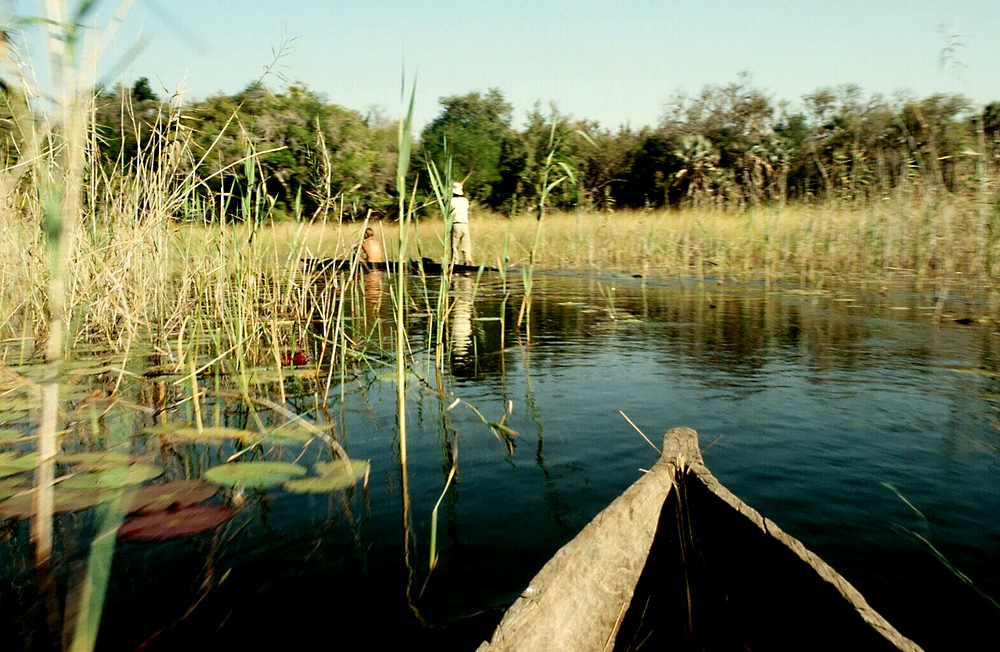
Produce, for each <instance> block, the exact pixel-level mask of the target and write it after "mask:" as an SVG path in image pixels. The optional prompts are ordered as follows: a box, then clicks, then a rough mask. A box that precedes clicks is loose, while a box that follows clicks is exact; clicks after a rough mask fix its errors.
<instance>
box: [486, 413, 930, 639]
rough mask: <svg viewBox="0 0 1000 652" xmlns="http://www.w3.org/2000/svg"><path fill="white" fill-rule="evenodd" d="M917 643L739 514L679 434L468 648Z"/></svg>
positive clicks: (832, 574) (742, 509) (773, 531)
mask: <svg viewBox="0 0 1000 652" xmlns="http://www.w3.org/2000/svg"><path fill="white" fill-rule="evenodd" d="M640 645H641V646H642V647H641V649H642V650H659V649H668V650H753V651H755V652H760V651H763V650H789V651H791V650H831V651H832V650H866V651H867V650H906V651H910V652H912V651H917V650H920V647H919V646H917V645H916V644H915V643H914V642H913V641H911V640H909V639H908V638H906V637H905V636H903V635H902V634H900V633H899V632H898V631H897V630H896V629H895V628H893V627H892V625H890V624H889V623H888V622H887V621H886V620H885V619H884V618H883V617H882V616H880V615H879V614H878V613H877V612H876V611H875V610H874V609H872V608H871V607H870V606H869V605H868V603H867V602H866V601H865V599H864V598H863V597H862V596H861V594H860V593H858V591H857V590H856V589H855V588H854V587H853V586H851V585H850V583H849V582H848V581H847V580H845V579H844V578H843V577H842V576H841V575H840V574H839V573H837V571H835V570H834V569H833V568H831V567H830V566H829V565H828V564H827V563H826V562H824V561H823V560H822V559H820V558H819V557H818V556H817V555H815V554H814V553H812V552H810V551H809V550H808V549H806V547H805V546H804V545H802V543H801V542H799V541H798V540H797V539H795V538H794V537H791V536H789V535H788V534H786V533H785V532H783V531H782V530H781V528H779V527H778V526H777V525H775V524H774V523H773V522H772V521H770V520H769V519H766V518H764V517H763V516H761V515H760V514H759V513H757V512H756V511H755V510H753V509H752V508H751V507H749V506H748V505H746V503H744V502H743V501H741V500H740V499H739V498H738V497H736V496H735V495H734V494H733V493H731V492H730V491H729V490H728V489H726V488H725V487H724V486H722V484H720V483H719V481H718V480H717V479H716V478H715V477H714V476H713V475H712V474H711V472H710V471H709V470H708V468H707V467H706V466H705V464H704V462H703V461H702V457H701V452H700V450H699V448H698V435H697V433H695V431H693V430H691V429H690V428H676V429H673V430H671V431H669V432H668V433H667V434H666V436H665V437H664V445H663V453H662V456H661V458H660V461H659V462H658V463H657V464H656V465H655V466H654V467H653V469H652V470H651V471H649V472H648V473H646V474H645V475H644V476H643V477H642V478H640V479H639V480H638V481H637V482H636V483H635V484H633V485H632V486H631V487H629V488H628V489H627V490H626V491H625V492H624V493H623V494H622V495H621V496H619V497H618V498H617V499H616V500H615V501H614V502H613V503H612V504H611V505H609V506H608V507H607V508H606V509H605V510H604V511H602V512H601V513H600V514H598V515H597V516H596V517H595V518H594V520H593V521H591V522H590V523H589V524H588V525H587V526H586V527H585V528H584V529H583V531H582V532H580V534H579V535H577V536H576V537H575V538H574V539H573V540H572V541H570V542H569V543H567V544H566V545H565V546H563V547H562V548H561V549H560V550H559V551H558V552H557V553H556V554H555V556H554V557H553V558H552V559H551V560H550V561H549V562H548V563H547V564H546V565H545V566H544V567H543V568H542V570H541V571H539V573H538V575H536V576H535V577H534V579H532V581H531V583H530V584H529V585H528V587H527V588H526V589H525V590H524V592H523V593H522V594H521V597H519V598H518V599H517V601H516V602H514V604H513V605H512V606H511V607H510V609H509V610H508V611H507V613H506V614H505V615H504V618H503V620H502V621H501V622H500V625H499V626H498V627H497V629H496V630H495V632H494V633H493V637H492V639H491V640H490V641H489V642H484V643H483V644H482V645H480V646H479V648H478V652H497V651H500V650H546V651H559V650H565V651H567V652H569V651H574V652H583V651H587V650H595V651H596V650H601V651H605V650H634V649H637V648H639V646H640Z"/></svg>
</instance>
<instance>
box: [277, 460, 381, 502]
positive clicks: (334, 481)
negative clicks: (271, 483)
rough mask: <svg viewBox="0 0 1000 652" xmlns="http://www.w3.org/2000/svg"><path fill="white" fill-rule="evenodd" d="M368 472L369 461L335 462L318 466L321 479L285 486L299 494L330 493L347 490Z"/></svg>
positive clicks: (288, 483)
mask: <svg viewBox="0 0 1000 652" xmlns="http://www.w3.org/2000/svg"><path fill="white" fill-rule="evenodd" d="M367 470H368V460H333V461H332V462H323V463H320V464H317V465H316V471H317V473H320V474H322V475H320V477H313V478H301V479H299V480H291V481H289V482H286V483H285V484H284V487H285V489H287V490H288V491H291V492H293V493H297V494H315V493H328V492H331V491H338V490H340V489H347V488H348V487H351V486H353V485H354V483H355V482H356V481H357V480H358V479H359V478H363V477H364V475H365V472H366V471H367Z"/></svg>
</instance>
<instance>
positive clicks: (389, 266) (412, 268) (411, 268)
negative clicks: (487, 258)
mask: <svg viewBox="0 0 1000 652" xmlns="http://www.w3.org/2000/svg"><path fill="white" fill-rule="evenodd" d="M303 263H304V266H305V268H306V269H308V270H311V271H315V272H334V271H341V270H347V269H350V268H351V261H350V260H349V259H342V258H311V259H308V260H304V261H303ZM403 267H404V271H405V272H408V273H411V274H416V273H418V272H419V270H420V269H423V273H424V274H440V273H441V270H442V269H443V267H444V266H443V265H442V264H441V263H440V262H439V261H436V260H433V259H431V258H421V259H419V260H418V259H413V260H407V261H404V262H403ZM398 268H399V262H398V261H395V260H390V261H388V262H384V263H369V262H368V261H360V263H359V265H358V269H359V270H360V271H362V272H365V271H370V270H393V271H395V270H396V269H398ZM451 269H452V271H453V272H456V273H478V272H479V270H480V269H482V270H483V271H484V272H496V271H498V270H497V268H496V267H488V266H483V267H482V268H480V266H479V265H452V266H451Z"/></svg>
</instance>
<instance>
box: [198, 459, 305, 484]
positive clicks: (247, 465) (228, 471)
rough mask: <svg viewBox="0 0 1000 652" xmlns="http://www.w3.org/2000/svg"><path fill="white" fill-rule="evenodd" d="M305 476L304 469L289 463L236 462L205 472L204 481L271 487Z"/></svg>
mask: <svg viewBox="0 0 1000 652" xmlns="http://www.w3.org/2000/svg"><path fill="white" fill-rule="evenodd" d="M305 474H306V469H305V467H303V466H299V465H298V464H292V463H290V462H237V463H235V464H223V465H222V466H216V467H214V468H211V469H209V470H208V471H205V479H206V480H210V481H212V482H214V483H216V484H221V485H225V486H227V487H273V486H275V485H279V484H281V483H282V482H285V481H286V480H291V479H292V478H301V477H302V476H304V475H305Z"/></svg>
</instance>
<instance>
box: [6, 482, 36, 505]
mask: <svg viewBox="0 0 1000 652" xmlns="http://www.w3.org/2000/svg"><path fill="white" fill-rule="evenodd" d="M30 488H31V485H29V484H28V483H27V482H25V481H24V478H4V479H3V480H0V501H2V500H7V499H8V498H10V497H11V496H13V495H14V494H16V493H20V492H22V491H24V490H25V489H30Z"/></svg>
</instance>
